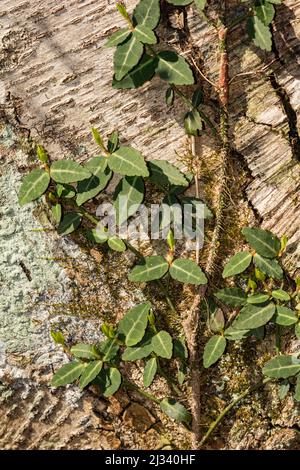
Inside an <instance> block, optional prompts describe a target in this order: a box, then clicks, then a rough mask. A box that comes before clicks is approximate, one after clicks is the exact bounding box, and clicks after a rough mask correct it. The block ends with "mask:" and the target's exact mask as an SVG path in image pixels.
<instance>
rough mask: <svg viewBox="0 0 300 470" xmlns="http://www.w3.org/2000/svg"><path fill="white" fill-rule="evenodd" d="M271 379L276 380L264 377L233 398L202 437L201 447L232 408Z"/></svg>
mask: <svg viewBox="0 0 300 470" xmlns="http://www.w3.org/2000/svg"><path fill="white" fill-rule="evenodd" d="M271 380H274V379H271V378H267V379H264V380H263V381H262V382H260V383H259V384H256V385H254V386H253V387H248V388H247V389H246V390H245V391H244V392H243V393H241V395H239V396H238V397H237V398H236V399H235V400H233V401H232V402H231V403H229V405H228V406H226V408H224V410H223V411H222V412H221V413H220V414H219V416H218V417H217V419H216V420H215V421H213V423H212V424H211V425H210V427H209V429H208V431H207V433H206V434H205V435H204V436H203V438H202V439H201V441H200V447H202V446H203V445H204V444H205V443H206V441H207V440H208V438H209V437H210V436H211V434H212V433H213V432H214V430H215V429H216V427H217V426H218V424H219V423H220V422H221V421H222V419H223V418H224V417H225V416H226V415H227V413H228V412H229V411H230V410H232V408H234V407H235V406H236V405H237V404H238V403H239V402H240V401H242V400H243V399H244V398H246V397H247V396H248V395H250V394H251V393H253V392H255V391H256V390H258V389H260V388H261V387H263V386H264V385H265V384H267V383H268V382H270V381H271Z"/></svg>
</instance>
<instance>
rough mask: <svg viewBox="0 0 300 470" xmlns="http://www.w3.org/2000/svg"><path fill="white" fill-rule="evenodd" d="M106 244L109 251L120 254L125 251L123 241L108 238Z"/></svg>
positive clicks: (116, 238)
mask: <svg viewBox="0 0 300 470" xmlns="http://www.w3.org/2000/svg"><path fill="white" fill-rule="evenodd" d="M107 243H108V246H109V248H110V249H111V250H114V251H120V252H122V251H125V250H126V245H125V243H124V242H123V240H121V239H120V238H118V237H111V238H109V239H108V242H107Z"/></svg>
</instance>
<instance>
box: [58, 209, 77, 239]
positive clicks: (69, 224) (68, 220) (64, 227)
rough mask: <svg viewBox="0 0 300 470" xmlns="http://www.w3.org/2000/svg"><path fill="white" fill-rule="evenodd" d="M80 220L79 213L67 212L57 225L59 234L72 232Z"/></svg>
mask: <svg viewBox="0 0 300 470" xmlns="http://www.w3.org/2000/svg"><path fill="white" fill-rule="evenodd" d="M80 222H81V215H80V214H78V213H77V212H68V214H66V215H65V216H64V218H63V219H62V221H61V222H60V224H59V226H58V229H57V231H58V233H59V235H68V234H69V233H72V232H74V230H76V229H77V228H78V227H79V225H80Z"/></svg>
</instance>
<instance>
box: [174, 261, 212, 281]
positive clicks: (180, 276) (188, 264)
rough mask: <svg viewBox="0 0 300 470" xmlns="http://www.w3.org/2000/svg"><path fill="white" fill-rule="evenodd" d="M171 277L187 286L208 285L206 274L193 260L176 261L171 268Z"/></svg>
mask: <svg viewBox="0 0 300 470" xmlns="http://www.w3.org/2000/svg"><path fill="white" fill-rule="evenodd" d="M170 276H171V277H172V278H173V279H176V281H179V282H184V283H185V284H195V285H198V286H199V285H201V284H207V277H206V276H205V274H204V272H203V271H202V269H201V268H200V266H198V265H197V264H196V263H195V262H194V261H192V260H191V259H176V260H175V261H174V262H173V263H172V265H171V267H170Z"/></svg>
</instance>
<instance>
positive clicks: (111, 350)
mask: <svg viewBox="0 0 300 470" xmlns="http://www.w3.org/2000/svg"><path fill="white" fill-rule="evenodd" d="M98 349H99V352H100V353H101V354H103V357H102V361H103V362H107V361H111V360H112V359H114V357H116V355H117V354H118V351H119V349H120V347H119V345H118V343H117V342H116V339H115V338H114V339H110V338H107V339H106V340H105V341H103V342H102V343H100V344H99V346H98Z"/></svg>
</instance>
